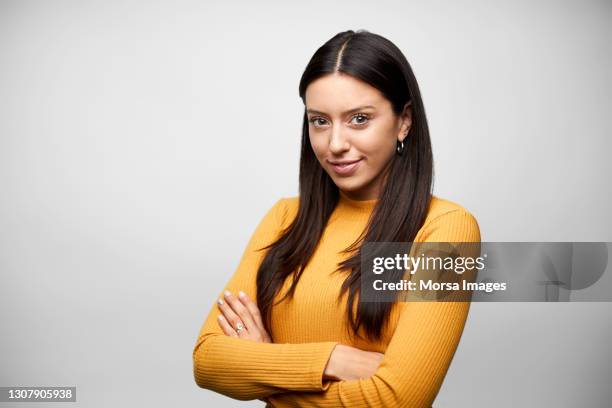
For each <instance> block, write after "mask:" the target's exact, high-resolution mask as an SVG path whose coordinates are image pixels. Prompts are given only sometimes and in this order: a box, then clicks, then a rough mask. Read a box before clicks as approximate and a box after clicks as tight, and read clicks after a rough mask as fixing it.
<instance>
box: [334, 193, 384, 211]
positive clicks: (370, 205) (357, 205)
mask: <svg viewBox="0 0 612 408" xmlns="http://www.w3.org/2000/svg"><path fill="white" fill-rule="evenodd" d="M339 192H340V198H339V200H338V207H337V208H338V209H340V210H347V211H356V212H359V213H370V212H371V211H372V210H373V209H374V207H375V206H376V203H377V202H378V198H372V199H368V200H356V199H354V198H350V197H349V196H348V195H347V194H346V193H345V192H343V191H342V190H339Z"/></svg>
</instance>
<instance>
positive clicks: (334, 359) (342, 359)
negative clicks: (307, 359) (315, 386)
mask: <svg viewBox="0 0 612 408" xmlns="http://www.w3.org/2000/svg"><path fill="white" fill-rule="evenodd" d="M384 356H385V355H384V354H382V353H378V352H375V351H365V350H361V349H358V348H355V347H351V346H347V345H344V344H338V345H336V347H334V350H333V351H332V353H331V356H330V357H329V361H328V362H327V366H326V367H325V371H324V373H323V378H327V379H332V380H360V379H367V378H370V377H371V376H373V375H374V373H375V372H376V370H378V367H379V366H380V363H381V361H382V360H383V358H384Z"/></svg>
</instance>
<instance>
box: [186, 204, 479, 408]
mask: <svg viewBox="0 0 612 408" xmlns="http://www.w3.org/2000/svg"><path fill="white" fill-rule="evenodd" d="M376 202H377V200H367V201H355V200H352V199H349V198H348V197H347V196H346V195H344V194H343V193H342V192H341V196H340V201H339V203H338V205H337V207H336V209H335V210H334V213H333V214H332V216H331V218H330V220H329V222H328V224H327V226H326V229H325V232H324V234H323V236H322V238H321V241H320V243H319V246H318V247H317V250H316V253H315V254H314V256H313V258H312V259H311V261H310V263H309V264H308V266H307V267H306V269H305V270H304V273H303V275H302V276H301V278H300V281H299V283H298V286H297V288H296V292H295V297H294V298H293V299H289V298H287V299H285V300H284V301H283V302H282V303H280V304H278V305H276V306H274V308H273V311H272V329H271V331H272V333H270V335H271V336H272V338H273V339H274V343H260V342H255V341H251V340H245V339H240V338H235V337H230V336H226V335H225V334H224V333H223V331H222V329H221V328H220V326H219V324H218V323H217V320H216V318H217V316H218V315H219V314H220V311H219V309H218V307H217V306H216V305H215V301H216V299H210V303H211V305H212V307H211V310H210V312H209V314H208V317H207V318H206V320H205V322H204V324H203V325H202V328H201V330H200V333H199V336H198V339H197V342H196V344H195V347H194V350H193V370H194V377H195V381H196V383H197V385H198V386H200V387H202V388H206V389H209V390H212V391H215V392H218V393H221V394H224V395H226V396H228V397H231V398H234V399H238V400H252V399H260V400H262V401H266V402H267V405H266V406H267V407H330V408H332V407H333V408H337V407H351V408H358V407H364V408H365V407H430V406H431V404H432V403H433V401H434V399H435V397H436V395H437V393H438V391H439V389H440V387H441V385H442V381H443V379H444V377H445V375H446V372H447V371H448V368H449V366H450V363H451V360H452V358H453V355H454V353H455V350H456V349H457V346H458V344H459V340H460V338H461V334H462V332H463V328H464V325H465V321H466V318H467V315H468V310H469V302H418V301H416V302H397V303H396V304H394V307H393V309H392V313H391V319H390V322H389V326H388V329H387V330H386V331H385V332H384V336H383V339H382V340H381V341H378V342H368V341H364V340H361V339H357V338H355V337H354V336H350V335H349V334H348V333H347V329H346V325H347V324H348V322H347V321H346V309H345V307H346V302H347V294H346V293H345V294H344V295H343V296H342V298H341V299H340V300H338V296H339V293H340V287H341V285H342V282H343V280H344V277H345V276H346V275H341V274H337V273H336V274H332V271H333V270H334V269H335V268H336V266H337V264H338V263H340V262H341V261H342V260H343V259H344V257H346V255H341V254H340V251H341V250H342V249H344V248H346V247H348V246H349V245H350V244H351V243H353V241H354V240H355V239H357V238H358V236H359V234H360V233H361V232H362V230H363V229H364V228H365V226H366V223H367V221H368V217H369V215H370V213H371V211H372V209H373V208H374V206H375V204H376ZM297 210H298V197H289V198H281V199H280V200H278V201H277V202H276V204H275V205H274V206H273V207H272V208H271V209H270V210H269V211H268V212H267V213H266V215H265V216H264V217H263V219H262V220H261V221H260V223H259V225H258V226H257V228H256V230H255V232H254V233H253V235H252V237H251V239H250V241H249V243H248V245H247V247H246V249H245V251H244V254H243V255H242V258H241V260H240V263H239V265H238V268H237V270H236V271H235V273H234V274H233V276H232V277H231V279H230V280H229V282H228V283H227V284H226V286H225V287H224V288H223V289H222V290H220V291H219V292H218V297H219V298H222V297H223V292H224V291H225V290H229V291H231V292H232V293H234V294H237V293H238V291H240V290H242V291H244V292H245V293H247V294H248V295H249V296H250V297H251V298H252V299H256V284H255V279H256V274H257V268H258V266H259V265H260V264H261V261H262V259H263V256H264V251H260V252H255V250H256V249H257V248H260V247H262V246H265V245H267V244H269V243H271V242H273V241H274V240H275V239H276V238H277V237H278V236H279V234H280V232H281V229H282V228H284V227H286V226H288V225H289V223H290V222H291V221H292V220H293V219H294V218H295V216H296V214H297ZM415 241H418V242H480V230H479V227H478V223H477V221H476V219H475V218H474V217H473V216H472V215H471V214H470V213H469V212H468V211H467V210H466V209H465V208H463V207H461V206H460V205H458V204H456V203H453V202H451V201H449V200H444V199H441V198H438V197H436V196H434V197H433V199H432V202H431V205H430V208H429V212H428V215H427V219H426V220H425V222H424V224H423V226H422V228H421V229H420V231H419V233H418V235H417V237H416V238H415ZM347 273H348V272H347ZM289 286H290V280H289V279H288V280H287V281H286V282H285V285H284V286H283V288H282V290H281V293H282V294H284V293H285V292H286V291H287V289H288V288H289ZM277 299H278V297H277ZM356 306H357V305H356V304H355V310H356ZM336 344H347V345H350V346H353V347H357V348H360V349H362V350H368V351H378V352H381V353H384V355H385V356H384V359H383V361H382V363H381V365H380V367H379V368H378V370H377V371H376V373H375V374H374V375H373V376H372V377H370V378H368V379H363V380H352V381H332V380H323V371H324V369H325V366H326V364H327V361H328V359H329V357H330V355H331V353H332V351H333V348H334V347H335V345H336Z"/></svg>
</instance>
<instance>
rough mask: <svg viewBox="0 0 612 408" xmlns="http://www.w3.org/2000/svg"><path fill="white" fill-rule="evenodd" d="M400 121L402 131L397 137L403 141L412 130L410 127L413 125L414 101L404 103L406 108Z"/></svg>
mask: <svg viewBox="0 0 612 408" xmlns="http://www.w3.org/2000/svg"><path fill="white" fill-rule="evenodd" d="M399 121H400V131H399V133H398V135H397V139H398V140H399V141H400V142H403V141H404V139H405V138H406V136H408V132H409V131H410V127H411V126H412V101H409V102H408V103H406V105H404V110H403V111H402V114H401V115H400V117H399Z"/></svg>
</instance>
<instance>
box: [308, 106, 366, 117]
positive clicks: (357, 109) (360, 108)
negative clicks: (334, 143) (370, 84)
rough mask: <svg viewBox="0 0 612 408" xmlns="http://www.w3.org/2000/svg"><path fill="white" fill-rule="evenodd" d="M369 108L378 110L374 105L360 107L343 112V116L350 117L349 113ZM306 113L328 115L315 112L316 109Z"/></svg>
mask: <svg viewBox="0 0 612 408" xmlns="http://www.w3.org/2000/svg"><path fill="white" fill-rule="evenodd" d="M368 108H370V109H376V108H375V107H374V106H372V105H364V106H358V107H356V108H353V109H349V110H347V111H344V112H342V115H348V114H349V113H353V112H357V111H360V110H363V109H368ZM306 112H308V113H318V114H320V115H326V113H325V112H321V111H318V110H314V109H307V110H306Z"/></svg>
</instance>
